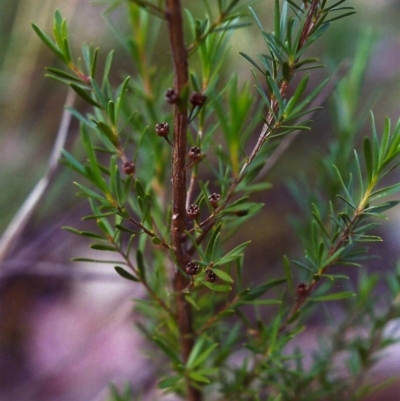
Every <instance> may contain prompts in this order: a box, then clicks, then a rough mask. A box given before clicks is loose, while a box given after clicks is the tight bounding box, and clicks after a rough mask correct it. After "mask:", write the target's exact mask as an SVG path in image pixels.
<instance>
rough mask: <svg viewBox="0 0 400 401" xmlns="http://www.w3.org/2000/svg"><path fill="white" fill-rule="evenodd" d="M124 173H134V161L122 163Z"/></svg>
mask: <svg viewBox="0 0 400 401" xmlns="http://www.w3.org/2000/svg"><path fill="white" fill-rule="evenodd" d="M122 168H123V170H124V173H125V174H128V175H133V174H134V173H135V163H134V162H131V161H126V162H124V164H123V165H122Z"/></svg>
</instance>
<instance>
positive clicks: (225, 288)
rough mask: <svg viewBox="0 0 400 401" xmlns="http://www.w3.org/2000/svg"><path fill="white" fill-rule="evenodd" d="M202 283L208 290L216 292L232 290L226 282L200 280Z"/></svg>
mask: <svg viewBox="0 0 400 401" xmlns="http://www.w3.org/2000/svg"><path fill="white" fill-rule="evenodd" d="M202 283H203V284H204V285H205V286H206V287H208V288H209V289H210V290H213V291H217V292H228V291H231V290H232V287H231V286H230V285H226V284H215V283H209V282H208V281H202Z"/></svg>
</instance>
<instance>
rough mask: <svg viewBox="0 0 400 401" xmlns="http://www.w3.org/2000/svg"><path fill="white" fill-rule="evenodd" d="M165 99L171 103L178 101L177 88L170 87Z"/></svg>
mask: <svg viewBox="0 0 400 401" xmlns="http://www.w3.org/2000/svg"><path fill="white" fill-rule="evenodd" d="M165 100H166V101H167V102H168V103H170V104H174V103H176V102H177V101H178V94H177V93H176V92H175V89H172V88H169V89H167V90H166V91H165Z"/></svg>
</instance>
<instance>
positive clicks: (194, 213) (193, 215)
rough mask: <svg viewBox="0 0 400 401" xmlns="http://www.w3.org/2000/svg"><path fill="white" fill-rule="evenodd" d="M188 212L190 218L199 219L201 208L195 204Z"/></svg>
mask: <svg viewBox="0 0 400 401" xmlns="http://www.w3.org/2000/svg"><path fill="white" fill-rule="evenodd" d="M186 212H187V214H188V216H189V217H190V218H191V219H193V220H196V219H198V217H199V216H200V208H199V207H198V206H197V205H195V204H193V205H190V206H189V207H188V208H187V209H186Z"/></svg>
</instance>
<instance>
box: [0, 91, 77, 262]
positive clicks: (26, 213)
mask: <svg viewBox="0 0 400 401" xmlns="http://www.w3.org/2000/svg"><path fill="white" fill-rule="evenodd" d="M74 100H75V92H74V91H73V90H72V89H69V90H68V93H67V98H66V101H65V105H64V112H63V115H62V118H61V122H60V126H59V128H58V132H57V137H56V140H55V142H54V146H53V150H52V152H51V155H50V160H49V164H48V166H47V170H46V172H45V174H44V176H43V177H42V178H41V179H40V181H39V182H38V183H37V184H36V186H35V187H34V188H33V190H32V191H31V193H30V194H29V196H28V197H27V198H26V200H25V202H24V203H23V204H22V206H21V207H20V209H19V210H18V212H17V213H16V214H15V216H14V218H13V219H12V220H11V222H10V224H9V225H8V227H7V228H6V230H5V231H4V233H3V235H2V237H1V239H0V262H2V261H3V260H5V258H6V257H7V255H8V254H9V252H10V251H11V249H12V247H13V245H14V244H15V242H16V240H17V239H18V237H19V236H20V234H21V233H22V231H23V230H24V228H25V227H26V225H27V224H28V221H29V219H30V217H31V216H32V213H33V212H34V210H35V209H36V207H37V205H38V203H39V202H40V200H41V199H42V197H43V195H44V193H45V191H46V189H47V188H48V186H49V185H50V183H51V180H52V178H53V176H54V174H55V172H56V170H57V167H58V159H59V158H60V156H61V149H62V148H63V147H64V144H65V141H66V139H67V135H68V130H69V127H70V122H71V113H70V112H69V111H68V110H67V107H72V105H73V103H74Z"/></svg>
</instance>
